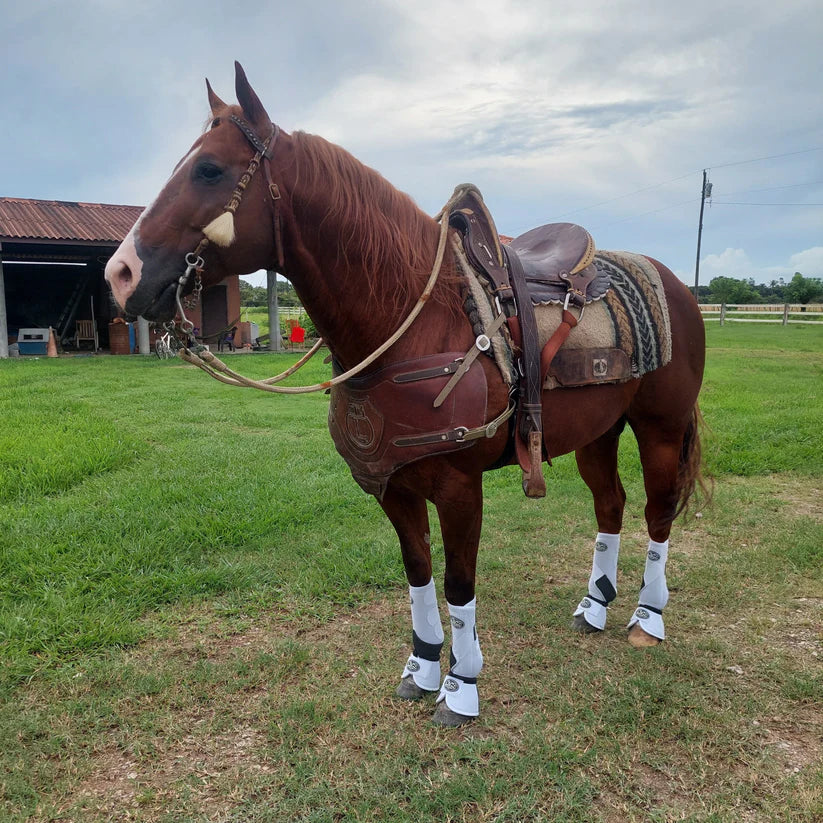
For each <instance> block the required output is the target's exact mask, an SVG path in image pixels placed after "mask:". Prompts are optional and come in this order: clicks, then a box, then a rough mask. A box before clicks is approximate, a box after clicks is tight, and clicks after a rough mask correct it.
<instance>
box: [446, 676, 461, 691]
mask: <svg viewBox="0 0 823 823" xmlns="http://www.w3.org/2000/svg"><path fill="white" fill-rule="evenodd" d="M443 688H444V689H445V690H446V691H447V692H456V691H457V690H458V689H459V688H460V684H459V683H458V682H457V681H456V680H452V679H451V678H450V677H447V678H446V679H445V680H444V681H443Z"/></svg>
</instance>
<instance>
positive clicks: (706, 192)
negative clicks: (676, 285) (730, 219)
mask: <svg viewBox="0 0 823 823" xmlns="http://www.w3.org/2000/svg"><path fill="white" fill-rule="evenodd" d="M711 196H712V184H711V183H708V182H707V181H706V169H703V188H702V189H701V190H700V220H699V221H698V224H697V260H695V263H694V299H695V300H697V291H698V283H699V281H700V241H701V240H702V239H703V207H704V206H705V205H706V198H709V197H711Z"/></svg>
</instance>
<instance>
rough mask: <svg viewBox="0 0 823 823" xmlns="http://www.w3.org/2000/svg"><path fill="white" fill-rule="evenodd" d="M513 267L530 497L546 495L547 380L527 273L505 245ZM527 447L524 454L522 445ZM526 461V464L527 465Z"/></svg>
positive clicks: (521, 429) (520, 439) (521, 434)
mask: <svg viewBox="0 0 823 823" xmlns="http://www.w3.org/2000/svg"><path fill="white" fill-rule="evenodd" d="M503 249H504V253H505V255H506V260H507V262H508V266H509V275H510V279H511V284H512V289H513V290H514V296H515V301H516V303H517V319H518V326H519V332H520V348H521V353H520V362H521V365H522V368H521V372H522V379H521V390H520V397H519V400H518V425H517V435H516V437H517V440H516V446H517V449H518V452H517V453H518V461H519V462H520V466H521V468H522V469H523V472H524V478H523V489H524V491H525V492H526V495H527V496H528V497H545V495H546V481H545V480H544V479H543V466H542V464H543V404H542V402H541V398H542V393H543V381H542V380H541V373H540V338H539V336H538V331H537V320H536V319H535V316H534V307H533V306H532V301H531V298H530V297H529V292H528V286H527V285H526V275H525V272H524V271H523V266H522V264H521V263H520V259H519V258H518V256H517V253H516V252H514V251H512V250H511V249H509V248H506V247H505V246H504V247H503ZM524 444H525V446H526V447H527V454H523V448H522V446H523V445H524ZM524 464H525V465H524Z"/></svg>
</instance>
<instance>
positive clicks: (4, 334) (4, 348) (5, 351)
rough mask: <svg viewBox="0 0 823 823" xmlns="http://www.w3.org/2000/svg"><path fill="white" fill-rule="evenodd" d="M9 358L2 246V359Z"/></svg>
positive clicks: (0, 286)
mask: <svg viewBox="0 0 823 823" xmlns="http://www.w3.org/2000/svg"><path fill="white" fill-rule="evenodd" d="M8 356H9V324H8V317H7V315H6V286H5V281H4V279H3V246H2V244H0V358H3V359H5V358H6V357H8Z"/></svg>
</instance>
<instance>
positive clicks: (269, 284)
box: [266, 269, 283, 351]
mask: <svg viewBox="0 0 823 823" xmlns="http://www.w3.org/2000/svg"><path fill="white" fill-rule="evenodd" d="M266 296H267V297H268V300H267V303H268V307H269V351H281V350H282V348H283V347H282V346H281V344H280V310H279V306H278V305H277V272H276V271H274V269H268V270H267V271H266Z"/></svg>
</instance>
